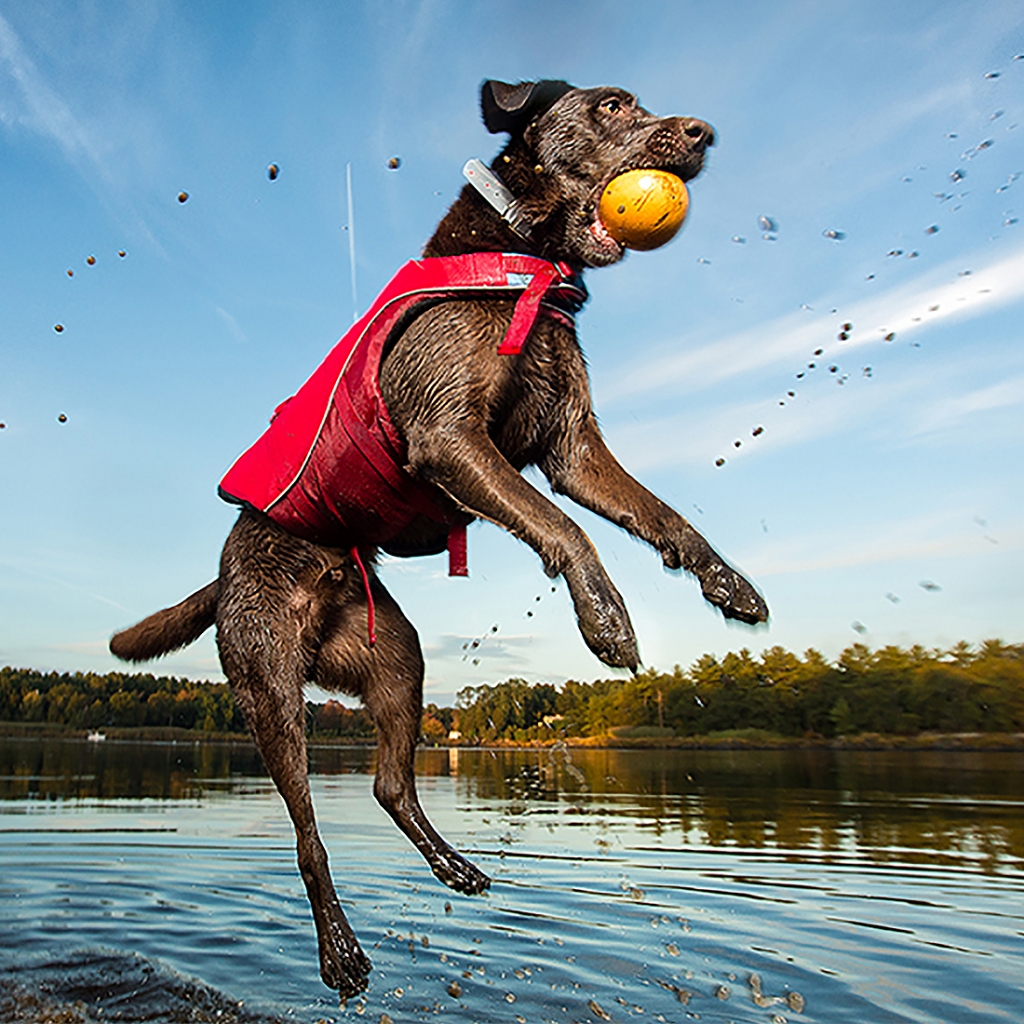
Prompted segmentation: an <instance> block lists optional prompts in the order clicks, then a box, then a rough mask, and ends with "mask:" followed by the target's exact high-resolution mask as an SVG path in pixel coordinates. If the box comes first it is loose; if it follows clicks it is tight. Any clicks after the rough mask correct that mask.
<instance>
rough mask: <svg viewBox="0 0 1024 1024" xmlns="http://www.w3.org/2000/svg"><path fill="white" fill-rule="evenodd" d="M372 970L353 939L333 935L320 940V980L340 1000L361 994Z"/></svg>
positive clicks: (371, 965)
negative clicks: (335, 992) (336, 994)
mask: <svg viewBox="0 0 1024 1024" xmlns="http://www.w3.org/2000/svg"><path fill="white" fill-rule="evenodd" d="M332 939H333V941H332ZM372 969H373V964H371V963H370V960H369V958H368V957H367V955H366V954H365V953H364V952H363V951H362V949H361V948H360V946H359V943H358V942H357V941H356V940H355V939H354V938H352V939H348V938H347V937H344V936H338V935H335V936H332V938H331V939H321V940H320V978H321V980H322V981H323V983H324V984H325V985H326V986H327V987H328V988H333V989H335V990H336V991H337V993H338V995H339V996H341V998H342V999H348V998H349V997H350V996H354V995H358V993H360V992H362V991H363V989H365V988H366V983H367V979H368V978H369V976H370V971H371V970H372Z"/></svg>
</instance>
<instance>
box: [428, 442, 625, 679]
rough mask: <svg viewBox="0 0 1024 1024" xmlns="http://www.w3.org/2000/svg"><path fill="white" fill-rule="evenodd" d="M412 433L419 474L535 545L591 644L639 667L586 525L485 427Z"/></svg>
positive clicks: (609, 657)
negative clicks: (522, 469) (526, 474)
mask: <svg viewBox="0 0 1024 1024" xmlns="http://www.w3.org/2000/svg"><path fill="white" fill-rule="evenodd" d="M408 434H409V436H408V442H409V455H408V458H409V464H410V467H411V469H412V470H413V472H414V473H415V474H416V475H417V476H419V477H422V478H423V479H426V480H429V481H431V482H432V483H434V484H436V485H437V486H439V487H441V488H443V489H444V490H445V491H447V492H448V494H450V495H451V496H452V497H453V498H454V499H455V500H456V501H457V502H458V503H459V504H461V505H462V506H463V507H464V508H466V509H467V510H468V511H469V512H471V513H472V514H473V515H475V516H479V517H481V518H483V519H489V520H490V521H491V522H493V523H497V524H498V526H502V527H504V528H505V529H506V530H508V531H509V532H510V533H512V534H514V535H515V536H516V537H518V538H519V539H520V540H522V541H525V542H526V543H527V544H529V545H530V547H532V548H533V549H534V551H536V552H537V554H538V555H540V557H541V560H542V562H543V563H544V570H545V572H547V574H548V575H549V576H552V577H554V576H558V575H559V574H561V575H562V576H563V577H564V578H565V581H566V583H567V584H568V586H569V592H570V593H571V594H572V599H573V605H574V607H575V609H576V619H577V622H578V623H579V627H580V632H581V633H582V634H583V639H584V640H585V641H586V643H587V646H588V647H589V648H590V649H591V650H592V651H593V652H594V653H595V654H596V655H597V656H598V657H599V658H600V659H601V660H602V661H603V662H605V664H607V665H614V666H618V667H622V668H629V669H631V670H634V671H635V669H636V666H637V662H638V654H637V645H636V636H635V635H634V633H633V626H632V624H631V623H630V621H629V613H628V612H627V611H626V605H625V603H624V602H623V600H622V597H621V596H620V595H619V592H618V590H617V589H616V588H615V585H614V584H613V583H612V581H611V579H610V578H609V577H608V574H607V572H605V569H604V566H603V565H602V564H601V561H600V559H599V558H598V556H597V551H596V550H595V548H594V545H593V544H592V543H591V541H590V538H589V537H588V536H587V535H586V534H585V533H584V532H583V530H581V529H580V527H579V526H577V525H576V523H574V522H573V521H572V520H571V519H570V518H569V517H568V516H567V515H565V514H564V513H563V512H562V511H561V510H560V509H559V508H558V507H557V506H555V505H554V504H553V503H552V502H550V501H549V500H548V499H547V498H545V497H544V496H543V495H542V494H541V493H540V492H539V491H538V490H537V489H536V488H534V487H531V486H530V484H529V483H527V481H526V480H524V479H523V477H522V476H521V475H520V474H519V473H518V472H517V471H516V469H515V468H514V467H513V466H512V465H511V464H510V463H509V462H508V461H507V460H506V459H505V458H504V456H502V454H501V452H499V451H498V449H497V448H496V447H495V445H494V442H493V441H491V439H490V437H488V436H487V434H486V432H485V431H483V430H482V429H480V427H479V426H477V425H475V424H473V423H464V424H457V425H449V426H448V427H447V428H446V429H445V430H438V429H416V428H413V429H410V430H409V432H408Z"/></svg>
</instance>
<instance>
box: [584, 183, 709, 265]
mask: <svg viewBox="0 0 1024 1024" xmlns="http://www.w3.org/2000/svg"><path fill="white" fill-rule="evenodd" d="M689 208H690V193H689V192H688V191H687V189H686V184H685V183H684V181H683V179H682V178H680V177H678V176H677V175H675V174H669V172H668V171H654V170H639V171H626V172H625V174H620V175H619V176H618V177H616V178H612V180H611V181H610V182H608V184H607V185H606V186H605V190H604V192H603V193H602V194H601V202H600V204H599V205H598V210H597V212H598V216H599V217H600V218H601V223H602V224H603V225H604V226H605V229H606V230H607V232H608V234H609V235H611V236H612V238H614V239H615V241H616V242H618V243H619V244H620V245H624V246H625V247H626V248H627V249H640V250H647V249H657V248H658V247H659V246H661V245H664V244H665V243H666V242H668V241H670V240H671V239H672V238H674V237H675V234H676V232H677V231H678V230H679V229H680V228H681V227H682V226H683V221H684V220H686V213H687V211H688V210H689Z"/></svg>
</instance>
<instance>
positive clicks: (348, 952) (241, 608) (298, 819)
mask: <svg viewBox="0 0 1024 1024" xmlns="http://www.w3.org/2000/svg"><path fill="white" fill-rule="evenodd" d="M252 526H253V524H251V523H245V522H244V521H243V522H241V523H240V528H239V527H236V530H235V531H234V532H233V533H232V536H231V537H230V538H229V540H228V543H227V545H226V546H225V557H224V559H223V560H222V563H221V565H222V572H221V583H222V599H221V602H220V606H219V608H218V621H217V644H218V647H219V649H220V657H221V664H222V665H223V667H224V672H225V674H226V675H227V677H228V681H229V682H230V684H231V689H232V692H233V693H234V696H235V699H236V700H237V701H238V703H239V704H240V705H241V708H242V710H243V712H244V714H245V719H246V722H247V723H248V725H249V728H250V730H251V731H252V734H253V736H254V738H255V740H256V745H257V747H258V748H259V751H260V754H261V755H262V757H263V761H264V763H265V764H266V766H267V770H268V771H269V772H270V775H271V778H273V780H274V784H275V785H276V786H277V789H278V791H279V792H280V794H281V796H282V797H283V799H284V802H285V805H286V806H287V808H288V813H289V815H290V816H291V819H292V823H293V824H294V826H295V836H296V845H297V850H298V862H299V871H300V873H301V875H302V881H303V882H304V883H305V886H306V893H307V895H308V896H309V902H310V906H311V908H312V911H313V920H314V922H315V924H316V932H317V941H318V946H319V952H320V977H321V978H322V979H323V981H324V984H326V985H328V986H329V987H330V988H333V989H337V990H338V992H339V993H340V994H341V995H342V996H343V997H347V996H351V995H355V994H356V993H357V992H360V991H362V990H363V989H364V988H366V981H367V976H368V975H369V973H370V970H371V964H370V961H369V960H368V959H367V957H366V955H365V954H364V953H363V951H362V949H361V948H360V946H359V941H358V940H357V938H356V936H355V933H354V932H353V931H352V928H351V927H350V925H349V923H348V921H347V920H346V918H345V914H344V912H343V911H342V909H341V904H340V903H339V902H338V896H337V894H336V892H335V890H334V883H333V882H332V880H331V874H330V868H329V867H328V863H327V851H326V850H325V849H324V845H323V843H322V842H321V840H320V835H319V832H318V831H317V826H316V819H315V817H314V813H313V801H312V798H311V796H310V790H309V776H308V769H307V763H306V736H305V725H306V706H305V701H304V699H303V684H304V683H305V682H306V680H307V679H308V678H309V668H310V663H311V661H312V653H311V652H312V651H313V650H315V637H316V636H317V634H318V631H319V628H320V627H321V626H322V615H323V607H322V602H320V601H319V600H318V599H317V597H318V594H317V592H318V589H319V588H318V587H317V586H316V583H315V580H316V578H317V576H319V575H321V573H322V572H323V568H324V567H323V566H319V565H317V562H318V559H317V557H316V555H317V554H318V553H319V552H320V551H321V550H322V549H315V548H313V547H312V546H311V545H305V544H304V542H302V541H296V540H294V539H292V538H287V537H284V535H283V534H275V531H274V530H269V532H268V531H267V528H264V532H263V535H262V536H259V535H257V536H255V537H254V536H253V535H252V534H253V531H252ZM257 529H258V524H257ZM275 546H276V550H272V551H271V553H269V554H268V553H267V552H266V551H265V550H262V549H263V548H271V549H273V548H274V547H275ZM303 548H304V549H305V550H303ZM275 556H276V561H275V562H274V564H271V559H273V558H274V557H275ZM268 567H269V568H271V569H277V570H278V571H277V572H276V573H274V574H271V573H270V572H267V571H266V570H267V568H268ZM261 570H263V571H261Z"/></svg>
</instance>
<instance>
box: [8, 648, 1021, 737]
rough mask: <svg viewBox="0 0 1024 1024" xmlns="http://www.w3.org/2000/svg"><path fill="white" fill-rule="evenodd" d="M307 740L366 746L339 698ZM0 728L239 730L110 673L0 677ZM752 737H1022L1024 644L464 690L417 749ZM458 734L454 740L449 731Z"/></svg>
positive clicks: (177, 693) (847, 654)
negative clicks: (437, 745)
mask: <svg viewBox="0 0 1024 1024" xmlns="http://www.w3.org/2000/svg"><path fill="white" fill-rule="evenodd" d="M307 712H308V715H307V719H308V721H307V726H308V730H309V732H310V734H311V735H314V736H318V737H324V738H350V739H363V740H371V739H372V738H373V735H374V727H373V723H372V722H371V720H370V718H369V716H368V715H367V714H366V712H365V711H363V710H361V709H354V710H353V709H350V708H347V707H345V706H344V705H342V704H341V703H340V702H338V701H333V700H331V701H328V702H327V703H326V704H315V703H309V704H308V705H307ZM0 722H17V723H31V722H35V723H41V724H49V725H52V726H54V727H64V728H71V729H102V728H109V727H121V728H139V727H165V728H166V727H172V728H180V729H191V730H199V731H202V732H206V733H232V732H239V733H240V732H244V731H245V723H244V720H243V718H242V714H241V711H240V709H239V708H238V706H237V705H236V704H235V701H234V698H233V697H232V696H231V691H230V690H229V689H228V687H227V686H226V685H225V684H223V683H201V682H194V681H191V680H188V679H179V678H175V677H173V676H153V675H150V674H141V673H135V674H128V673H122V672H110V673H107V674H105V675H98V674H94V673H83V672H76V673H73V674H69V673H63V674H58V673H56V672H51V673H48V674H44V673H41V672H37V671H34V670H31V669H15V668H3V669H0ZM752 729H755V730H759V731H762V732H765V733H774V734H776V735H779V736H787V737H812V738H814V737H822V738H833V737H837V736H847V735H855V734H860V733H879V734H883V735H885V734H889V735H904V736H912V735H916V734H918V733H921V732H942V733H963V732H993V733H1012V732H1024V644H1004V643H1003V642H1001V641H999V640H988V641H985V642H984V643H983V644H981V645H980V646H979V647H977V648H975V647H972V646H971V645H969V644H967V643H959V644H957V645H956V646H955V647H953V648H952V649H950V650H948V651H940V650H926V649H924V648H923V647H911V648H909V649H907V650H904V649H902V648H899V647H883V648H881V649H880V650H877V651H871V650H870V649H869V648H867V647H865V646H864V645H863V644H854V645H853V646H852V647H848V648H847V649H846V650H845V651H843V653H842V654H841V655H840V656H839V658H838V660H836V661H835V662H829V661H827V660H826V659H825V658H824V657H823V656H822V655H821V654H819V653H818V652H817V651H815V650H808V651H807V652H805V654H804V655H803V657H799V656H798V655H796V654H792V653H790V652H789V651H786V650H784V649H783V648H781V647H772V648H771V649H769V650H766V651H764V652H763V653H762V654H761V655H760V657H754V656H752V655H751V653H750V652H749V651H748V650H746V649H744V650H742V651H740V652H739V653H738V654H727V655H725V657H723V658H722V659H721V660H719V659H717V658H716V657H714V656H713V655H710V654H706V655H704V656H703V657H702V658H700V659H699V660H698V661H697V662H695V663H694V664H693V665H692V666H691V667H690V668H689V669H686V670H683V669H681V668H680V667H679V666H678V665H677V666H676V667H675V668H674V669H673V671H672V672H670V673H665V672H658V671H656V670H654V669H650V670H648V671H645V672H642V673H640V674H639V675H637V676H635V677H633V678H627V679H602V680H597V681H595V682H592V683H580V682H575V681H573V680H570V681H568V682H566V683H564V684H563V685H562V686H561V687H557V686H554V685H551V684H547V683H537V684H530V683H527V682H525V681H524V680H522V679H509V680H507V681H506V682H503V683H498V684H496V685H483V686H470V687H467V688H466V689H464V690H462V691H460V692H459V694H458V699H457V703H456V706H455V707H454V708H450V707H444V708H442V707H438V706H437V705H435V704H428V705H427V707H426V708H425V710H424V715H423V727H422V733H423V739H424V740H425V741H426V742H428V743H447V742H460V743H494V742H501V741H513V742H536V741H542V742H543V741H554V740H558V739H564V738H569V737H610V738H612V739H620V740H640V741H642V740H645V739H648V740H650V739H668V738H670V737H675V736H708V735H715V734H721V733H728V732H735V731H738V730H752ZM456 734H457V735H456Z"/></svg>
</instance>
